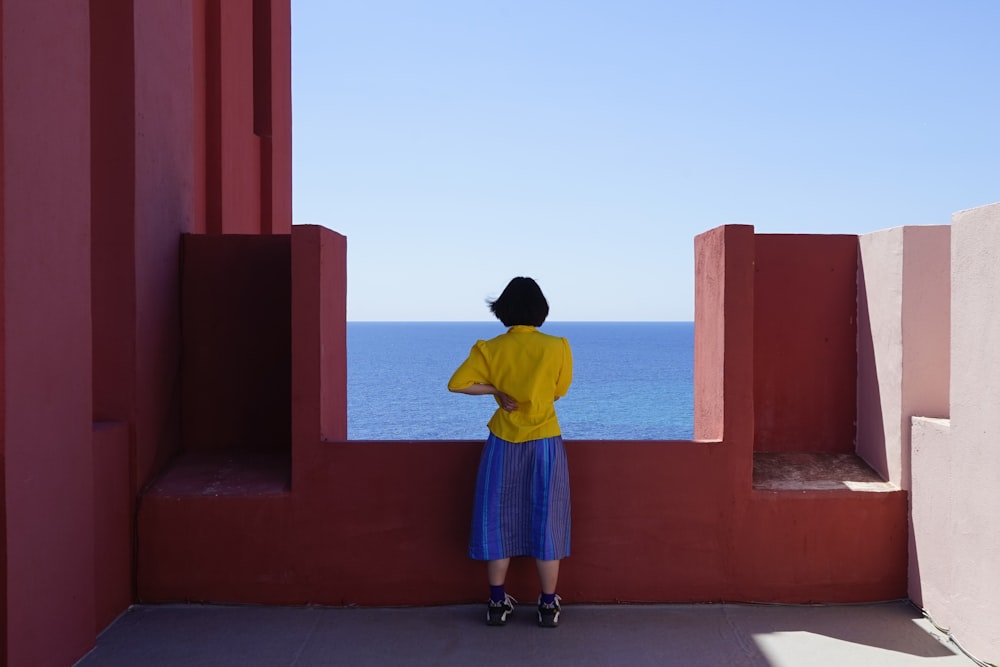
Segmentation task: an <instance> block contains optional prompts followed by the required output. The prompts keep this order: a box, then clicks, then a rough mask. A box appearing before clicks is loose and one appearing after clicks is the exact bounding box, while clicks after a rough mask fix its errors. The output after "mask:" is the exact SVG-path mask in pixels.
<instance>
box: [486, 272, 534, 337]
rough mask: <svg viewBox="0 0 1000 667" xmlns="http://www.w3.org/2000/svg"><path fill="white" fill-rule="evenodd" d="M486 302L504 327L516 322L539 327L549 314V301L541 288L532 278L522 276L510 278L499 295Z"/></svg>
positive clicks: (516, 323)
mask: <svg viewBox="0 0 1000 667" xmlns="http://www.w3.org/2000/svg"><path fill="white" fill-rule="evenodd" d="M486 303H487V304H489V307H490V312H491V313H493V314H494V315H496V316H497V319H498V320H500V321H501V322H503V325H504V326H505V327H512V326H515V325H518V324H521V325H527V326H532V327H540V326H542V323H543V322H545V318H546V317H548V316H549V302H548V301H546V300H545V295H544V294H542V288H541V287H539V286H538V283H536V282H535V281H534V280H533V279H531V278H525V277H523V276H518V277H517V278H514V279H513V280H511V281H510V282H509V283H507V287H505V288H504V290H503V292H502V293H501V294H500V296H499V297H497V298H496V299H493V300H487V301H486Z"/></svg>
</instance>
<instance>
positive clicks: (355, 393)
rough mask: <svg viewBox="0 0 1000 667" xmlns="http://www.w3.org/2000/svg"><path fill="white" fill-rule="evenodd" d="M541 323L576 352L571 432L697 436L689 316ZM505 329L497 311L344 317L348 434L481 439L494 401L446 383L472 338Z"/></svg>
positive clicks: (563, 404) (568, 417)
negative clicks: (482, 316) (490, 314)
mask: <svg viewBox="0 0 1000 667" xmlns="http://www.w3.org/2000/svg"><path fill="white" fill-rule="evenodd" d="M539 329H540V330H541V331H543V332H545V333H548V334H550V335H557V336H563V337H565V338H567V340H569V343H570V348H571V350H572V352H573V372H574V377H573V384H572V386H571V387H570V390H569V393H568V395H567V396H566V397H565V398H563V399H562V400H560V401H559V404H558V406H557V413H558V415H559V421H560V426H561V427H562V430H563V436H564V437H565V438H566V439H572V440H689V439H691V438H692V437H693V430H694V428H693V419H694V405H693V363H694V340H693V334H694V323H693V322H691V321H640V320H635V321H558V320H553V321H546V323H545V324H544V325H543V326H542V327H539ZM504 331H506V327H504V326H503V325H502V324H501V323H499V322H498V321H496V320H471V321H457V320H455V321H452V320H420V321H404V320H396V321H390V320H351V321H348V322H347V338H348V383H347V387H348V438H350V439H352V440H399V439H404V440H470V439H472V440H481V439H484V438H485V436H486V433H487V431H486V422H487V421H488V420H489V417H490V415H491V414H492V413H493V411H494V410H495V408H496V405H495V403H494V402H493V400H492V399H491V398H489V397H472V396H465V395H461V394H453V393H451V392H449V391H448V390H447V386H446V385H447V381H448V378H449V377H451V374H452V372H454V370H455V368H457V367H458V365H459V364H460V363H461V362H462V361H464V360H465V358H466V356H467V355H468V354H469V351H470V350H471V348H472V346H473V345H474V344H475V342H476V340H480V339H487V338H491V337H493V336H496V335H500V334H502V333H503V332H504Z"/></svg>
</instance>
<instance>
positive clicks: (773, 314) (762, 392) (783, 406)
mask: <svg viewBox="0 0 1000 667" xmlns="http://www.w3.org/2000/svg"><path fill="white" fill-rule="evenodd" d="M754 259H755V263H754V280H753V285H754V295H753V303H754V319H753V343H754V369H753V373H754V375H753V378H754V380H753V391H754V436H755V445H754V447H755V449H756V450H757V451H763V452H781V451H808V452H853V451H854V440H855V430H856V429H855V424H854V422H855V414H856V412H857V374H858V370H857V369H858V357H857V346H858V344H857V328H858V326H857V299H858V289H857V284H858V277H857V276H858V238H857V237H856V236H843V235H841V236H823V235H757V236H756V243H755V248H754Z"/></svg>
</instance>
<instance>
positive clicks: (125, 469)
mask: <svg viewBox="0 0 1000 667" xmlns="http://www.w3.org/2000/svg"><path fill="white" fill-rule="evenodd" d="M129 434H130V431H129V427H128V424H127V423H123V422H95V423H94V428H93V448H94V517H95V519H94V547H95V563H94V565H95V567H94V594H95V596H96V599H95V602H94V608H95V625H94V632H95V633H98V632H100V631H101V630H102V629H104V628H105V627H107V625H108V624H109V623H111V622H112V621H113V620H115V618H117V617H118V615H119V614H121V613H122V612H123V611H124V610H125V609H127V608H128V606H129V605H130V604H132V600H134V599H135V595H134V591H133V585H134V581H133V576H132V570H133V565H132V558H133V544H134V541H135V538H134V533H133V530H132V525H133V522H134V518H133V517H134V515H135V500H134V499H135V496H136V494H135V490H134V489H133V488H132V476H131V474H130V473H131V457H130V456H129V454H130V449H129V440H130V439H129Z"/></svg>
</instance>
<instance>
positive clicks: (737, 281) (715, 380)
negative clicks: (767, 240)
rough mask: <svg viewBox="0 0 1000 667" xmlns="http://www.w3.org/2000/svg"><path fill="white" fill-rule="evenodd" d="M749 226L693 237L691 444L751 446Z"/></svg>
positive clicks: (751, 236) (751, 249)
mask: <svg viewBox="0 0 1000 667" xmlns="http://www.w3.org/2000/svg"><path fill="white" fill-rule="evenodd" d="M753 252H754V233H753V227H752V226H750V225H726V226H724V227H716V228H715V229H712V230H709V231H707V232H704V233H702V234H699V235H698V236H696V237H695V312H694V320H695V321H694V327H695V336H694V439H695V440H722V439H723V438H725V440H726V441H727V442H733V441H740V442H750V438H751V435H752V426H753V419H752V417H753V328H752V326H753V297H754V293H753Z"/></svg>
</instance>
